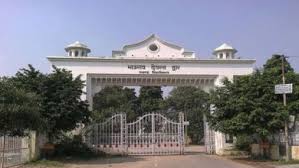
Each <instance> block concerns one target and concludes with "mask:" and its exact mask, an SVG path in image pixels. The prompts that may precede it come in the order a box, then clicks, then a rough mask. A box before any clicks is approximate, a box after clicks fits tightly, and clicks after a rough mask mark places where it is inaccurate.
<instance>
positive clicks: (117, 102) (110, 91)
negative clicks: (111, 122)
mask: <svg viewBox="0 0 299 168" xmlns="http://www.w3.org/2000/svg"><path fill="white" fill-rule="evenodd" d="M136 109H137V97H136V95H135V91H134V89H129V88H123V87H122V86H108V87H105V88H103V89H102V90H101V91H100V92H98V93H96V94H95V96H94V97H93V110H94V111H93V114H92V118H93V120H96V121H99V120H103V119H105V118H108V117H111V116H112V115H113V114H115V113H119V112H124V113H126V114H127V119H128V120H129V121H131V120H133V119H135V118H136Z"/></svg>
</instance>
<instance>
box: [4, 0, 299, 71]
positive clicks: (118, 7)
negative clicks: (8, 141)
mask: <svg viewBox="0 0 299 168" xmlns="http://www.w3.org/2000/svg"><path fill="white" fill-rule="evenodd" d="M153 33H155V34H156V35H158V36H159V37H160V38H162V39H163V40H165V41H168V42H171V43H174V44H177V45H179V46H182V47H184V48H186V49H188V50H192V51H194V52H195V53H196V55H197V56H198V57H199V58H201V59H208V58H210V57H211V56H212V51H213V49H214V48H216V47H218V46H219V45H221V44H222V43H224V42H226V43H228V44H230V45H232V46H233V47H235V48H236V49H237V50H238V53H237V55H238V56H240V57H241V58H248V59H256V60H257V63H256V65H255V67H261V66H262V65H263V64H264V63H265V61H266V60H267V59H269V58H270V57H271V55H272V54H274V53H283V54H285V55H289V56H299V0H225V1H223V0H206V1H203V0H106V1H102V0H84V1H83V0H0V76H4V75H5V76H7V75H8V76H10V75H14V74H15V73H16V72H17V71H18V70H19V69H20V68H24V67H26V66H27V64H32V65H33V66H34V67H36V68H37V69H39V70H40V71H42V72H45V73H48V72H49V70H50V64H49V62H48V60H47V59H46V57H47V56H54V55H55V56H59V55H66V53H65V51H64V47H65V46H66V45H68V44H70V43H72V42H74V41H77V40H78V41H81V42H83V43H85V44H87V45H88V46H89V47H90V48H91V50H92V52H91V55H92V56H111V52H112V50H118V49H121V48H122V47H123V46H124V45H126V44H131V43H135V42H138V41H141V40H143V39H144V38H146V37H148V36H149V35H151V34H153ZM289 61H290V62H291V65H292V66H293V67H294V68H295V70H296V71H297V72H299V57H290V58H289Z"/></svg>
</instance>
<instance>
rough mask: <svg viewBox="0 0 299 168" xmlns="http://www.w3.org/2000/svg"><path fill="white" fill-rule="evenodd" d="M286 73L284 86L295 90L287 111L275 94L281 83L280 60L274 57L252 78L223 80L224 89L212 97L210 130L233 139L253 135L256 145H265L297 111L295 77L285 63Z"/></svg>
mask: <svg viewBox="0 0 299 168" xmlns="http://www.w3.org/2000/svg"><path fill="white" fill-rule="evenodd" d="M285 61H286V60H285ZM285 73H286V76H287V82H288V83H293V84H294V86H295V89H294V93H293V94H292V95H288V98H289V99H288V101H289V105H288V108H284V107H283V105H282V96H281V95H276V94H275V93H274V86H275V84H279V83H281V82H282V81H281V58H280V57H279V56H277V55H274V56H273V57H272V58H271V59H270V60H268V61H267V63H266V64H265V65H264V68H263V69H262V70H256V71H255V72H254V73H253V74H252V75H247V76H240V77H236V78H234V81H233V82H232V81H229V80H228V79H225V80H224V81H223V84H224V86H223V87H218V88H216V90H215V91H214V92H212V94H211V95H212V96H211V101H212V103H213V104H214V105H215V107H216V108H215V111H214V112H213V113H212V114H211V115H210V116H209V123H210V125H211V126H212V128H214V129H215V130H217V131H221V132H224V133H227V134H231V135H235V136H242V135H245V136H246V135H249V136H252V135H256V136H257V137H258V138H257V139H256V140H257V141H259V142H261V141H268V140H269V139H268V138H269V137H270V136H271V135H273V134H275V133H277V132H279V131H280V130H281V129H282V128H283V123H284V120H285V119H287V117H288V113H289V112H291V111H292V113H295V112H297V113H298V111H299V108H298V106H297V105H298V94H299V92H298V84H299V83H298V75H296V74H295V73H294V71H293V69H292V68H291V66H290V64H289V63H288V62H287V61H286V68H285ZM291 76H292V78H291Z"/></svg>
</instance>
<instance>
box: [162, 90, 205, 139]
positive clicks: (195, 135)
mask: <svg viewBox="0 0 299 168" xmlns="http://www.w3.org/2000/svg"><path fill="white" fill-rule="evenodd" d="M165 104H166V106H167V109H168V110H170V113H169V114H171V116H170V117H171V118H174V117H177V116H178V112H183V113H184V114H185V117H186V120H187V121H189V123H190V125H189V126H188V132H187V133H188V136H189V137H190V138H191V140H192V143H194V144H199V143H200V142H201V140H202V138H203V137H204V127H203V114H204V113H207V112H208V111H209V94H208V93H206V92H204V91H202V90H201V89H198V88H196V87H192V86H183V87H177V88H174V89H173V90H172V91H171V92H170V95H169V97H168V98H167V99H166V100H165ZM172 111H174V112H176V113H173V112H172ZM169 114H168V116H169ZM173 114H175V115H173Z"/></svg>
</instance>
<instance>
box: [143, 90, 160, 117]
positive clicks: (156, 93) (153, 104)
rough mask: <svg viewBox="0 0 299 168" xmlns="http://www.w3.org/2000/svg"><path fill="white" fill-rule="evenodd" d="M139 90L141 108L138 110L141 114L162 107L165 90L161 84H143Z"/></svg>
mask: <svg viewBox="0 0 299 168" xmlns="http://www.w3.org/2000/svg"><path fill="white" fill-rule="evenodd" d="M139 92H140V94H139V97H138V103H139V107H140V109H139V110H138V111H139V115H140V116H141V115H143V114H145V113H148V112H153V111H157V110H160V109H161V104H162V101H163V96H162V94H163V91H162V90H161V87H160V86H142V87H141V88H140V91H139Z"/></svg>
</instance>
